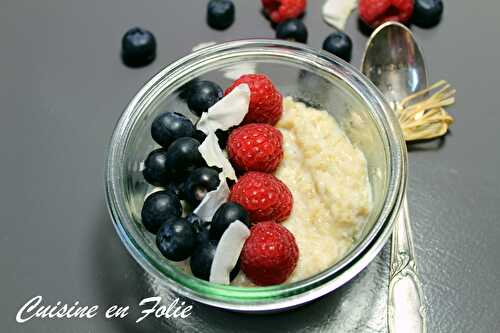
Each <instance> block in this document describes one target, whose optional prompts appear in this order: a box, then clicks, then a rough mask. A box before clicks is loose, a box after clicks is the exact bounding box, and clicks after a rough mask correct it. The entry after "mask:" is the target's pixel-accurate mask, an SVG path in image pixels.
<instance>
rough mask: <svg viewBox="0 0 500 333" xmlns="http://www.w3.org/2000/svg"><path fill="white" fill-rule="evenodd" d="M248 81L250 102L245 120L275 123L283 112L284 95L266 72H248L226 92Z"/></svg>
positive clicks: (246, 121)
mask: <svg viewBox="0 0 500 333" xmlns="http://www.w3.org/2000/svg"><path fill="white" fill-rule="evenodd" d="M242 83H246V84H247V85H248V86H249V88H250V104H249V106H248V113H247V114H246V116H245V119H244V120H243V122H245V123H266V124H270V125H274V124H276V123H277V122H278V120H279V119H280V117H281V114H282V113H283V96H281V94H280V92H279V91H278V90H277V89H276V87H275V86H274V85H273V83H272V82H271V80H269V78H268V77H267V76H266V75H264V74H246V75H242V76H241V77H240V78H239V79H238V80H236V81H234V82H233V84H231V86H230V87H229V88H227V90H226V92H225V94H226V95H227V94H229V93H230V92H231V91H232V90H233V89H234V88H236V87H237V86H238V85H240V84H242Z"/></svg>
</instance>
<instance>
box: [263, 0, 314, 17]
mask: <svg viewBox="0 0 500 333" xmlns="http://www.w3.org/2000/svg"><path fill="white" fill-rule="evenodd" d="M306 5H307V1H306V0H262V7H264V11H265V12H266V13H267V15H269V18H270V19H271V21H273V22H274V23H281V22H284V21H286V20H289V19H293V18H297V17H299V16H300V15H302V14H303V13H304V11H305V10H306Z"/></svg>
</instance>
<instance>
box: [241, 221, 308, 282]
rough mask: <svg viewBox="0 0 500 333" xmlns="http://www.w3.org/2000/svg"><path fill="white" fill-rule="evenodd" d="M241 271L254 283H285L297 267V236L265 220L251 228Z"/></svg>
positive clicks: (244, 249) (244, 247)
mask: <svg viewBox="0 0 500 333" xmlns="http://www.w3.org/2000/svg"><path fill="white" fill-rule="evenodd" d="M240 258H241V269H242V270H243V272H244V273H245V275H246V276H247V277H248V278H249V279H250V280H251V281H252V282H253V283H255V284H257V285H260V286H268V285H274V284H279V283H283V282H285V281H286V279H288V277H289V276H290V274H291V273H292V272H293V270H294V269H295V267H296V266H297V261H298V259H299V248H298V247H297V243H296V242H295V237H294V236H293V234H292V233H291V232H290V231H288V230H287V229H286V228H285V227H283V226H282V225H280V224H278V223H276V222H272V221H266V222H261V223H258V224H256V225H254V226H253V227H252V229H251V230H250V237H248V238H247V240H246V242H245V245H244V246H243V250H242V251H241V257H240Z"/></svg>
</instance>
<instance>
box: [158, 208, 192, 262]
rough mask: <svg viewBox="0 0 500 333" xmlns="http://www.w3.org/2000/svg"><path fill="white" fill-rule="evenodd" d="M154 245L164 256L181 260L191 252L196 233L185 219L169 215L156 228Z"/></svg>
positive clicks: (173, 259)
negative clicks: (157, 228)
mask: <svg viewBox="0 0 500 333" xmlns="http://www.w3.org/2000/svg"><path fill="white" fill-rule="evenodd" d="M156 245H157V246H158V249H159V250H160V252H161V254H163V256H164V257H165V258H167V259H169V260H172V261H182V260H185V259H187V258H189V256H190V255H191V254H192V253H193V250H194V248H195V246H196V233H195V231H194V229H193V226H192V225H191V224H189V223H188V221H186V219H183V218H181V217H171V218H170V219H168V220H167V221H166V222H165V223H163V224H162V226H161V227H160V229H159V230H158V233H157V234H156Z"/></svg>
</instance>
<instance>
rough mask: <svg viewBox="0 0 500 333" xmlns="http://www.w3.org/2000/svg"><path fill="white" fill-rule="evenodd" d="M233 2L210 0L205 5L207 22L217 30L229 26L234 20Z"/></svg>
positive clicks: (228, 0)
mask: <svg viewBox="0 0 500 333" xmlns="http://www.w3.org/2000/svg"><path fill="white" fill-rule="evenodd" d="M234 12H235V10H234V4H233V2H232V1H230V0H210V1H209V2H208V5H207V23H208V25H209V26H210V27H212V28H214V29H217V30H224V29H227V28H229V27H230V26H231V25H232V24H233V22H234Z"/></svg>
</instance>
